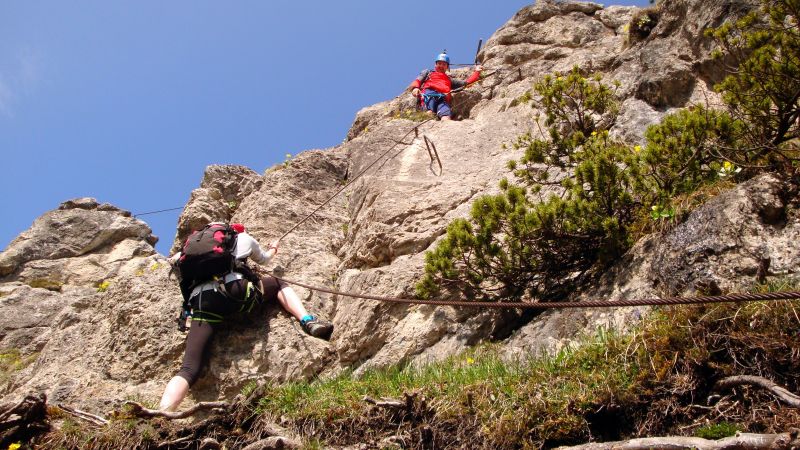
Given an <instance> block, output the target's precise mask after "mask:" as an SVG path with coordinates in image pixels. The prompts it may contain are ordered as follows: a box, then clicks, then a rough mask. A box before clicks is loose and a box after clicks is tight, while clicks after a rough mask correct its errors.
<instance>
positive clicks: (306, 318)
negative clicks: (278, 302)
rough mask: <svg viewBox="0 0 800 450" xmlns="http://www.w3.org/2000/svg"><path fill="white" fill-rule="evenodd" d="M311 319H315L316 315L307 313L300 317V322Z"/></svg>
mask: <svg viewBox="0 0 800 450" xmlns="http://www.w3.org/2000/svg"><path fill="white" fill-rule="evenodd" d="M309 320H314V316H312V315H311V314H306V315H305V316H303V318H302V319H300V323H302V324H305V323H306V322H308V321H309Z"/></svg>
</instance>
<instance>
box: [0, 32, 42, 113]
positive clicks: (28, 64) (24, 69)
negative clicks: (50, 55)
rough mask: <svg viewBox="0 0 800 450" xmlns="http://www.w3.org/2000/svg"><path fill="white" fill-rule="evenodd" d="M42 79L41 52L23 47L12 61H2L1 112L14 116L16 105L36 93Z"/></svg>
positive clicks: (0, 63)
mask: <svg viewBox="0 0 800 450" xmlns="http://www.w3.org/2000/svg"><path fill="white" fill-rule="evenodd" d="M41 80H42V58H41V55H40V52H38V51H36V49H34V48H31V47H22V48H20V49H19V51H18V52H17V54H16V57H15V58H13V60H12V61H0V114H2V115H4V116H6V117H13V116H14V106H15V104H16V103H18V102H19V101H20V100H21V99H22V98H24V97H25V96H29V95H34V94H35V92H36V90H37V88H38V86H39V84H40V83H41Z"/></svg>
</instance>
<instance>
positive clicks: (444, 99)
mask: <svg viewBox="0 0 800 450" xmlns="http://www.w3.org/2000/svg"><path fill="white" fill-rule="evenodd" d="M434 64H435V67H434V69H433V70H429V69H426V70H423V71H422V72H421V73H420V74H419V76H418V77H417V78H416V79H415V80H414V81H413V82H411V84H410V85H409V86H408V87H409V89H411V95H413V96H414V97H415V98H419V102H420V106H421V107H423V108H425V109H426V110H427V111H430V113H431V114H436V115H437V116H439V118H440V119H442V120H450V115H451V114H452V111H451V110H450V102H451V100H452V95H451V92H452V91H453V89H458V88H460V87H464V86H468V85H470V84H472V83H474V82H476V81H478V80H479V79H480V77H481V71H482V70H483V67H481V65H480V64H476V65H475V71H474V72H473V73H472V75H470V76H469V78H467V79H466V80H465V81H461V80H454V79H452V78H450V76H449V75H448V74H447V71H448V70H450V57H449V56H447V53H446V52H442V53H440V54H439V56H437V57H436V61H435V63H434ZM420 92H422V95H420Z"/></svg>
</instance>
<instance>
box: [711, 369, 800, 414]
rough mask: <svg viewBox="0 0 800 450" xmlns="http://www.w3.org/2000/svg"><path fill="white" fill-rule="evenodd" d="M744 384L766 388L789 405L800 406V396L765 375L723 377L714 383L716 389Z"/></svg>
mask: <svg viewBox="0 0 800 450" xmlns="http://www.w3.org/2000/svg"><path fill="white" fill-rule="evenodd" d="M743 385H748V386H757V387H761V388H764V389H766V390H768V391H770V392H772V393H773V394H775V395H776V396H777V397H778V398H779V399H781V400H782V401H783V402H784V403H786V404H787V405H789V406H791V407H793V408H800V397H799V396H797V395H795V394H793V393H791V392H789V391H788V390H787V389H786V388H784V387H781V386H778V385H777V384H775V383H774V382H773V381H771V380H768V379H766V378H763V377H757V376H753V375H737V376H733V377H727V378H723V379H721V380H719V381H717V384H715V385H714V390H723V389H730V388H733V387H736V386H743Z"/></svg>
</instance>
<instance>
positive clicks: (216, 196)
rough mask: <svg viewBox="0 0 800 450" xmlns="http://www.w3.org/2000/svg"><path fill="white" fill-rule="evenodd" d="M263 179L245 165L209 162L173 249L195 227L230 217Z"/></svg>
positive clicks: (181, 220)
mask: <svg viewBox="0 0 800 450" xmlns="http://www.w3.org/2000/svg"><path fill="white" fill-rule="evenodd" d="M262 183H263V180H262V178H261V176H260V175H259V174H258V173H256V172H254V171H253V170H252V169H249V168H247V167H244V166H232V165H227V166H219V165H213V166H208V167H207V168H206V171H205V173H204V174H203V181H202V182H201V183H200V187H199V188H197V189H195V190H194V191H192V194H191V197H190V198H189V201H188V203H187V204H186V206H185V207H184V209H183V213H181V216H180V219H179V220H178V231H177V233H175V241H174V242H173V244H172V251H173V252H174V251H176V250H178V249H179V248H180V246H181V244H182V243H183V241H184V239H186V237H187V236H189V234H190V233H191V232H192V231H193V230H197V229H200V228H202V227H203V226H204V225H206V224H207V223H209V222H215V221H217V222H226V221H229V220H230V219H231V216H232V215H233V213H234V212H235V211H236V209H237V208H238V207H239V204H240V203H241V202H242V200H244V198H246V197H247V196H248V195H250V193H252V192H253V191H256V190H258V188H260V187H261V184H262Z"/></svg>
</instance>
